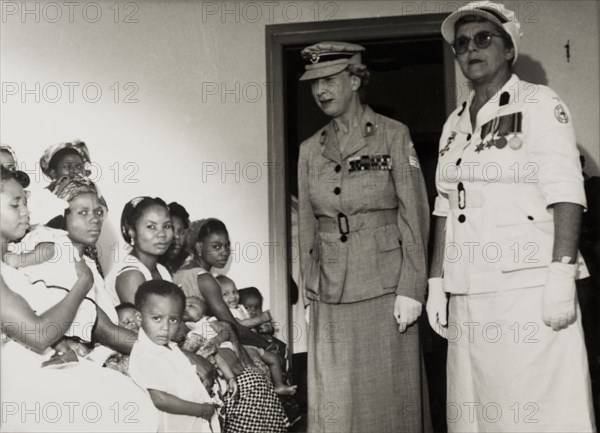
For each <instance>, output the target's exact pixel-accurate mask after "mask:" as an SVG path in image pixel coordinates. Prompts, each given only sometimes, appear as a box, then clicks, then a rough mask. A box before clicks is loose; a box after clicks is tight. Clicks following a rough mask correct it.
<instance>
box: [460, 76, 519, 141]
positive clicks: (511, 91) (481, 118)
mask: <svg viewBox="0 0 600 433" xmlns="http://www.w3.org/2000/svg"><path fill="white" fill-rule="evenodd" d="M519 81H520V80H519V77H518V76H517V74H512V75H511V76H510V78H509V79H508V81H507V82H506V83H504V86H502V87H501V88H500V89H499V90H498V91H497V92H496V93H495V94H494V96H492V97H491V98H490V99H489V100H488V101H487V102H486V103H485V104H484V105H483V107H481V109H480V110H479V112H478V113H477V121H476V123H475V127H476V128H479V127H481V126H482V125H484V124H485V123H486V122H487V121H488V120H490V119H491V118H492V117H494V116H496V115H497V113H498V108H499V107H500V101H501V99H502V94H503V93H505V92H506V93H507V94H508V101H504V102H505V104H503V105H508V104H510V103H511V102H512V101H511V98H512V96H513V95H515V93H516V92H518V91H519V90H518V88H517V85H518V83H519ZM474 97H475V90H471V91H470V92H469V98H468V99H467V101H466V102H467V103H466V105H465V107H464V109H463V110H462V111H461V113H460V115H459V120H458V124H457V128H456V129H457V130H458V131H459V132H461V133H464V134H468V133H470V132H472V131H471V118H470V116H469V110H470V108H471V103H472V102H473V98H474ZM473 132H474V131H473Z"/></svg>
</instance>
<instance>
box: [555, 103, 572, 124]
mask: <svg viewBox="0 0 600 433" xmlns="http://www.w3.org/2000/svg"><path fill="white" fill-rule="evenodd" d="M554 117H556V120H558V121H559V122H560V123H568V122H569V116H568V115H567V112H566V111H565V109H564V107H563V106H562V104H558V105H557V106H556V107H554Z"/></svg>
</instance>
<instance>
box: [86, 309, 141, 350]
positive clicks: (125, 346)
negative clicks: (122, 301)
mask: <svg viewBox="0 0 600 433" xmlns="http://www.w3.org/2000/svg"><path fill="white" fill-rule="evenodd" d="M96 311H97V318H96V324H95V326H94V332H93V337H94V340H95V341H97V342H98V343H101V344H103V345H104V346H107V347H110V348H111V349H113V350H116V351H117V352H120V353H124V354H126V355H129V354H130V353H131V349H132V347H133V344H134V343H135V342H136V341H137V338H138V335H137V334H136V333H135V332H133V331H131V330H129V329H127V328H123V327H121V326H118V325H115V324H114V323H113V322H111V320H110V319H109V318H108V316H107V315H106V313H105V312H104V310H102V308H100V307H96Z"/></svg>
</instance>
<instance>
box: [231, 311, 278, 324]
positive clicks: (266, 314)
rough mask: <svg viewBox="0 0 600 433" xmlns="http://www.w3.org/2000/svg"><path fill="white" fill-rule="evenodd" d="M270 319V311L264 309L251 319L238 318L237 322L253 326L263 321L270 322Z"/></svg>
mask: <svg viewBox="0 0 600 433" xmlns="http://www.w3.org/2000/svg"><path fill="white" fill-rule="evenodd" d="M271 320H272V318H271V313H270V312H269V311H264V312H262V313H260V314H259V315H258V316H256V317H253V318H251V319H238V322H239V323H240V324H241V325H244V326H246V327H248V328H254V327H255V326H259V325H262V324H263V323H266V322H270V321H271Z"/></svg>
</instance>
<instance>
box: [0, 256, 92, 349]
mask: <svg viewBox="0 0 600 433" xmlns="http://www.w3.org/2000/svg"><path fill="white" fill-rule="evenodd" d="M75 270H76V272H77V277H78V278H77V281H76V282H75V285H74V286H73V288H71V290H69V292H68V293H67V295H66V296H65V297H64V298H63V300H62V301H60V302H59V303H58V304H56V305H54V306H53V307H52V308H50V309H48V310H46V311H45V312H44V313H42V314H40V315H39V316H38V315H37V314H36V313H35V312H34V311H33V310H32V309H31V306H30V305H29V304H28V303H27V301H26V300H25V299H23V297H21V296H20V295H18V294H17V293H15V292H13V291H12V290H11V289H10V288H9V287H8V285H7V284H6V282H5V281H4V279H3V278H2V276H1V275H0V295H1V298H2V302H0V317H1V318H2V321H1V325H2V332H4V333H5V334H6V335H8V336H9V337H11V338H14V339H15V340H18V341H20V342H22V343H23V344H25V345H26V346H28V347H31V348H32V349H33V350H36V351H38V352H43V351H44V350H46V349H47V348H48V347H50V346H52V345H53V344H54V343H56V342H57V341H59V340H60V339H61V338H62V337H63V335H64V333H65V332H66V331H67V329H68V328H69V326H71V323H72V322H73V319H74V318H75V314H76V313H77V309H78V308H79V305H80V304H81V302H82V301H83V299H84V298H85V295H87V293H88V292H89V290H90V289H91V288H92V286H93V283H94V277H93V276H92V273H91V271H90V269H89V268H88V266H87V265H86V264H85V263H84V262H83V261H81V262H76V263H75ZM34 325H35V326H34ZM50 325H54V326H56V325H60V326H61V329H60V332H45V330H47V329H48V326H50ZM30 329H36V330H41V331H36V332H30V331H29V330H30ZM26 330H27V332H25V331H26Z"/></svg>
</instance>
